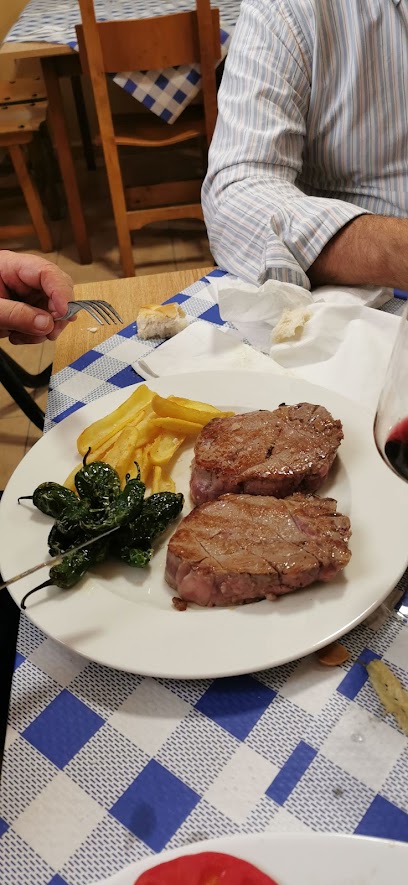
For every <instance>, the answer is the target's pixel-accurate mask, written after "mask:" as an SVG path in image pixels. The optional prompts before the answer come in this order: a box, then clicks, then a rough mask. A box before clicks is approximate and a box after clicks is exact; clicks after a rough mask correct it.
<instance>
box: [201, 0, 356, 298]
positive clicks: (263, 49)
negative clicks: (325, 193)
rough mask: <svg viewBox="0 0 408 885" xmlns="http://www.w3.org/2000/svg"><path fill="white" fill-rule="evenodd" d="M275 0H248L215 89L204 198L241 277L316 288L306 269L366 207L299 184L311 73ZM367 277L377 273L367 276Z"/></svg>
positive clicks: (215, 236)
mask: <svg viewBox="0 0 408 885" xmlns="http://www.w3.org/2000/svg"><path fill="white" fill-rule="evenodd" d="M282 8H283V7H282V4H281V3H280V2H278V0H268V2H265V0H243V3H242V5H241V12H240V16H239V20H238V23H237V26H236V28H235V30H234V34H233V37H232V42H231V47H230V50H229V53H228V56H227V60H226V65H225V71H224V75H223V79H222V83H221V87H220V92H219V114H218V120H217V126H216V130H215V134H214V138H213V142H212V144H211V148H210V155H209V169H208V174H207V177H206V180H205V182H204V186H203V192H202V201H203V209H204V217H205V221H206V224H207V229H208V234H209V239H210V246H211V250H212V253H213V255H214V257H215V259H216V260H217V262H218V264H219V265H220V266H222V267H225V268H226V269H227V270H230V271H231V272H233V273H236V274H237V275H238V276H240V277H242V278H243V279H247V280H250V281H251V282H255V283H259V284H261V283H263V282H264V281H265V280H266V279H269V278H273V279H280V280H283V281H287V282H291V283H296V284H297V285H301V286H304V287H306V288H310V281H309V277H308V270H309V268H310V267H311V266H312V265H314V264H315V262H316V260H317V259H318V257H319V256H320V254H321V253H322V252H323V250H324V248H325V246H326V245H327V243H329V241H331V240H332V238H333V237H334V236H335V235H336V234H337V233H338V232H339V231H340V230H341V229H342V228H343V227H344V226H345V225H347V224H348V223H349V222H350V221H352V219H354V218H357V217H358V216H359V215H362V214H366V210H364V209H362V208H359V207H358V206H355V205H353V204H351V203H347V202H345V201H342V200H335V199H326V198H322V197H308V196H306V195H305V194H304V193H303V192H302V191H301V190H300V189H299V188H298V187H296V185H295V181H296V178H297V176H298V174H299V173H300V171H301V168H302V151H303V146H304V138H305V132H306V119H307V114H308V109H309V100H310V81H311V76H312V72H311V69H310V59H309V58H308V54H307V47H306V46H302V45H301V44H300V43H299V36H298V35H295V28H294V27H293V26H292V24H293V23H291V21H290V19H289V18H288V15H287V14H285V12H284V11H282ZM366 282H371V280H366Z"/></svg>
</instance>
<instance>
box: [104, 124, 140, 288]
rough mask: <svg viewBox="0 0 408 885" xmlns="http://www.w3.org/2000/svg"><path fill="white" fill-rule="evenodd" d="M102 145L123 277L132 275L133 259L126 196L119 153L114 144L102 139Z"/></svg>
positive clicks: (133, 272)
mask: <svg viewBox="0 0 408 885" xmlns="http://www.w3.org/2000/svg"><path fill="white" fill-rule="evenodd" d="M102 147H103V153H104V157H105V164H106V171H107V174H108V183H109V190H110V196H111V200H112V208H113V215H114V218H115V226H116V234H117V238H118V245H119V254H120V261H121V265H122V270H123V275H124V276H125V277H134V276H135V260H134V258H133V250H132V240H131V233H130V230H129V226H128V221H127V212H126V198H125V190H124V187H123V179H122V172H121V168H120V162H119V153H118V149H117V146H116V144H113V145H107V144H105V142H104V141H103V139H102Z"/></svg>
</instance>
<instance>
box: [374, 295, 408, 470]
mask: <svg viewBox="0 0 408 885" xmlns="http://www.w3.org/2000/svg"><path fill="white" fill-rule="evenodd" d="M374 439H375V442H376V446H377V449H378V451H379V453H380V455H381V457H382V458H383V459H384V461H385V463H386V464H387V465H388V467H390V468H391V469H392V470H393V471H394V473H397V474H398V476H401V477H402V479H404V480H406V481H407V482H408V301H407V303H406V304H405V307H404V310H403V313H402V315H401V319H400V323H399V329H398V333H397V337H396V339H395V343H394V347H393V350H392V354H391V358H390V361H389V364H388V368H387V372H386V375H385V381H384V385H383V388H382V391H381V394H380V399H379V402H378V407H377V414H376V416H375V419H374Z"/></svg>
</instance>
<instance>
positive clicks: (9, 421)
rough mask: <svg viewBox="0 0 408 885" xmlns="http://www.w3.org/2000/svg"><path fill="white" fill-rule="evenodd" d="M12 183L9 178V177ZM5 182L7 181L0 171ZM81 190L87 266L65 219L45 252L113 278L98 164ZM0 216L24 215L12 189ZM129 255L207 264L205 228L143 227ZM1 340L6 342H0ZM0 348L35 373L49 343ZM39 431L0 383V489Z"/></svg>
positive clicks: (158, 266)
mask: <svg viewBox="0 0 408 885" xmlns="http://www.w3.org/2000/svg"><path fill="white" fill-rule="evenodd" d="M11 183H12V182H11ZM1 184H2V185H3V193H4V187H5V185H9V184H10V182H9V181H8V180H7V179H6V178H5V177H4V176H3V179H2V182H1ZM81 193H82V195H83V200H84V206H85V207H86V216H87V222H88V225H89V230H90V232H91V242H92V251H93V255H94V261H93V264H91V265H80V264H78V261H77V258H76V252H75V246H74V244H73V242H72V237H71V231H70V227H69V223H68V222H67V221H59V222H54V223H53V224H52V229H53V236H54V244H55V251H54V252H53V253H51V254H50V255H47V258H49V259H50V260H52V261H55V263H56V264H57V265H58V266H59V267H61V268H62V269H63V270H65V271H66V272H67V273H69V274H70V275H71V276H72V278H73V280H74V282H75V283H79V282H88V281H95V280H107V279H114V278H116V277H119V276H121V271H120V266H119V255H118V248H117V244H116V237H115V230H114V226H113V221H112V213H111V206H110V200H109V195H108V192H107V187H106V181H105V178H104V173H103V169H102V164H101V162H100V161H99V162H98V169H97V171H96V172H91V173H88V172H85V171H84V170H83V174H82V175H81ZM0 207H1V215H2V217H3V218H7V223H10V224H12V223H13V222H14V223H17V222H18V221H21V222H23V221H24V220H25V210H24V204H23V203H22V201H21V200H20V198H19V196H18V194H11V195H7V194H6V195H5V196H2V192H1V187H0ZM133 240H134V256H135V267H136V273H137V274H138V275H142V274H149V273H161V272H165V271H172V270H181V269H183V268H191V267H205V266H208V265H210V264H212V261H213V259H212V257H211V253H210V251H209V246H208V240H207V236H206V232H205V227H204V225H203V224H202V223H200V222H198V221H185V222H183V221H179V222H172V223H169V224H160V225H155V226H151V227H148V228H144V229H143V230H142V231H139V232H137V233H136V232H135V233H134V235H133ZM1 246H2V247H3V248H9V249H15V250H16V251H25V252H32V253H35V254H41V253H39V252H37V243H36V241H35V239H34V238H28V237H27V238H25V239H24V240H21V241H15V242H7V243H5V242H2V243H1ZM5 342H6V343H5ZM1 347H2V348H3V349H5V350H7V351H8V352H9V353H10V354H11V355H12V356H13V358H14V359H16V360H18V362H20V363H21V365H22V366H24V368H26V369H27V370H28V371H29V372H32V373H36V372H39V371H41V370H42V369H43V368H45V367H46V366H47V365H48V364H49V363H50V362H52V356H53V345H52V343H51V342H47V344H45V345H38V346H36V345H33V346H25V347H13V346H12V345H10V344H9V343H8V341H7V340H6V339H3V340H2V341H1ZM34 396H35V399H36V400H37V402H38V403H39V405H40V406H41V407H42V408H43V409H45V405H46V397H47V393H46V391H36V392H35V393H34ZM40 435H41V433H40V431H39V430H37V428H36V427H34V426H33V425H32V424H30V422H29V421H28V420H27V419H26V417H25V416H24V415H23V413H22V412H21V411H20V410H19V409H18V408H17V407H16V406H15V404H14V402H13V401H12V400H11V398H10V397H9V395H8V394H7V392H6V391H5V390H4V388H3V387H1V386H0V451H1V457H0V489H4V487H5V485H6V483H7V480H8V479H9V477H10V476H11V474H12V472H13V470H14V469H15V467H16V466H17V464H18V463H19V461H20V460H21V458H23V457H24V455H25V453H26V452H27V451H28V449H29V448H30V447H31V446H32V445H33V444H34V443H35V442H36V440H37V439H38V438H39V437H40Z"/></svg>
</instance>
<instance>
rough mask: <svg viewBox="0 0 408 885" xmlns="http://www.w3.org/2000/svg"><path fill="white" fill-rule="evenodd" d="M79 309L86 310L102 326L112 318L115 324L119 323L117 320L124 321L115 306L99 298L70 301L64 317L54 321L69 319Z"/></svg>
mask: <svg viewBox="0 0 408 885" xmlns="http://www.w3.org/2000/svg"><path fill="white" fill-rule="evenodd" d="M79 310H86V311H87V313H89V314H90V316H91V317H93V319H94V320H96V322H97V323H99V325H100V326H103V324H104V323H108V325H110V322H111V320H112V321H113V322H114V323H115V325H116V324H117V323H116V321H117V320H118V321H119V323H123V320H122V317H121V316H119V314H118V312H117V310H115V308H114V307H112V305H111V304H109V303H108V302H107V301H99V299H94V300H92V301H68V310H67V312H66V314H64V316H63V317H57V319H56V320H54V322H59V321H60V320H69V319H70V318H71V317H73V316H75V314H76V313H78V311H79Z"/></svg>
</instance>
